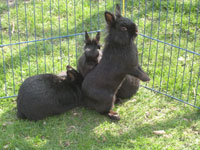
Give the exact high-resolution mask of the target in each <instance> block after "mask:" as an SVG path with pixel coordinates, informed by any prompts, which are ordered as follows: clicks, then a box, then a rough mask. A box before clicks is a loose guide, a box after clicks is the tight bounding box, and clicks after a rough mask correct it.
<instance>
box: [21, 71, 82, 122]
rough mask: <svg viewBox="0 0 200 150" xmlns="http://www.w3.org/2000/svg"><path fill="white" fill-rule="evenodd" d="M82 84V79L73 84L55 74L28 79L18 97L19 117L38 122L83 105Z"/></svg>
mask: <svg viewBox="0 0 200 150" xmlns="http://www.w3.org/2000/svg"><path fill="white" fill-rule="evenodd" d="M81 83H82V79H80V81H78V82H71V81H68V80H67V79H63V78H61V77H58V76H56V75H53V74H41V75H36V76H32V77H29V78H27V79H26V80H25V81H24V83H23V84H22V85H21V87H20V90H19V94H18V97H17V110H18V112H17V116H18V117H19V118H22V119H28V120H35V121H36V120H40V119H43V118H45V117H48V116H52V115H57V114H61V113H63V112H66V111H67V110H69V109H72V108H74V107H76V106H79V105H81V103H82V102H81V98H82V92H81Z"/></svg>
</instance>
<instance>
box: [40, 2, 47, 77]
mask: <svg viewBox="0 0 200 150" xmlns="http://www.w3.org/2000/svg"><path fill="white" fill-rule="evenodd" d="M41 7H42V31H43V38H45V35H44V12H43V8H44V0H42V6H41ZM43 49H44V69H45V73H46V72H47V65H46V47H45V41H43Z"/></svg>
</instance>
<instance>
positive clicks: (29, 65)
mask: <svg viewBox="0 0 200 150" xmlns="http://www.w3.org/2000/svg"><path fill="white" fill-rule="evenodd" d="M24 11H25V24H26V41H28V27H27V13H26V2H25V1H24ZM27 49H28V70H29V76H31V70H30V67H31V64H30V52H29V44H28V42H27Z"/></svg>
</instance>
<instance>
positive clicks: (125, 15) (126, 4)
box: [125, 0, 127, 17]
mask: <svg viewBox="0 0 200 150" xmlns="http://www.w3.org/2000/svg"><path fill="white" fill-rule="evenodd" d="M126 9H127V1H126V0H125V17H126Z"/></svg>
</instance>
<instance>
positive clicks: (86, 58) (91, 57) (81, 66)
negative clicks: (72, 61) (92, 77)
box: [77, 31, 102, 77]
mask: <svg viewBox="0 0 200 150" xmlns="http://www.w3.org/2000/svg"><path fill="white" fill-rule="evenodd" d="M99 40H100V32H98V33H97V35H96V38H94V39H92V40H91V39H90V37H89V35H88V33H87V31H85V46H84V53H83V54H82V55H81V57H80V58H79V60H78V64H77V70H78V71H79V72H80V73H81V75H82V76H83V77H85V76H86V75H87V74H88V72H90V71H91V70H92V69H93V68H94V67H95V66H96V65H97V64H98V63H99V61H100V60H101V57H102V52H101V51H100V48H101V45H100V44H99Z"/></svg>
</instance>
